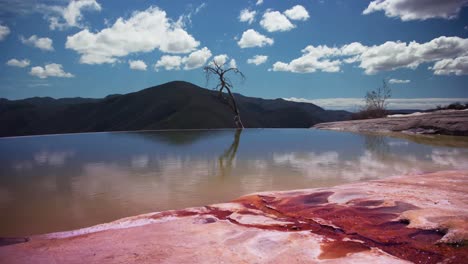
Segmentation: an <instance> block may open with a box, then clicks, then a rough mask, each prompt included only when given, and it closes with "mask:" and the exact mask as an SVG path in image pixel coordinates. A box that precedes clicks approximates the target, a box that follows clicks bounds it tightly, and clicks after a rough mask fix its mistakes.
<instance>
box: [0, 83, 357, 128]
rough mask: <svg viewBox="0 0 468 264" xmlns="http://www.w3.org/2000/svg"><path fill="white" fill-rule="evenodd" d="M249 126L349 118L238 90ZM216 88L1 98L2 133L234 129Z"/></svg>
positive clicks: (304, 124)
mask: <svg viewBox="0 0 468 264" xmlns="http://www.w3.org/2000/svg"><path fill="white" fill-rule="evenodd" d="M234 96H235V98H236V101H237V103H238V106H239V110H240V113H241V118H242V121H243V123H244V126H245V127H246V128H308V127H311V126H313V125H314V124H317V123H321V122H329V121H341V120H347V119H349V118H350V115H351V113H349V112H346V111H332V110H325V109H323V108H321V107H319V106H317V105H314V104H310V103H298V102H291V101H286V100H284V99H261V98H253V97H246V96H243V95H240V94H234ZM233 117H234V115H233V113H232V110H231V109H230V108H229V106H228V105H227V103H226V102H224V101H223V100H220V98H219V96H218V92H217V91H213V90H208V89H204V88H201V87H199V86H196V85H194V84H191V83H188V82H183V81H174V82H169V83H165V84H162V85H158V86H154V87H150V88H147V89H144V90H141V91H138V92H134V93H129V94H122V95H121V94H114V95H109V96H107V97H105V98H101V99H94V98H80V97H77V98H62V99H54V98H50V97H34V98H28V99H21V100H7V99H3V98H1V99H0V123H1V124H2V125H1V126H0V136H2V137H5V136H21V135H36V134H53V133H77V132H97V131H128V130H156V129H208V128H234V121H233Z"/></svg>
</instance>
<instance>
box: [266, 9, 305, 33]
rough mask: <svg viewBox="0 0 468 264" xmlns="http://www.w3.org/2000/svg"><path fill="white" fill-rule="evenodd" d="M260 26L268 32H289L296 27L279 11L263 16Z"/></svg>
mask: <svg viewBox="0 0 468 264" xmlns="http://www.w3.org/2000/svg"><path fill="white" fill-rule="evenodd" d="M260 25H261V26H262V27H263V28H264V29H266V30H267V31H268V32H275V31H289V30H291V29H293V28H295V27H296V26H294V25H293V24H292V23H291V21H289V19H288V18H287V17H286V16H285V15H283V14H281V13H280V12H278V11H269V10H267V11H266V12H265V13H264V14H263V17H262V20H261V21H260Z"/></svg>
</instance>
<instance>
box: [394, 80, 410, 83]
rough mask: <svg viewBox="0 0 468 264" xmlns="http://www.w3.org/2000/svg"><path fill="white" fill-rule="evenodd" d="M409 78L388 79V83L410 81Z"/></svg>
mask: <svg viewBox="0 0 468 264" xmlns="http://www.w3.org/2000/svg"><path fill="white" fill-rule="evenodd" d="M410 82H411V81H410V80H400V79H390V80H388V83H410Z"/></svg>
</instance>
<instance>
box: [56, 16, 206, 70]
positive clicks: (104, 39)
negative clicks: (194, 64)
mask: <svg viewBox="0 0 468 264" xmlns="http://www.w3.org/2000/svg"><path fill="white" fill-rule="evenodd" d="M199 44H200V43H199V42H198V41H197V40H195V39H194V38H193V37H192V36H191V35H190V34H189V33H187V31H185V29H184V28H183V27H182V25H181V23H177V22H174V21H172V20H171V19H169V18H167V17H166V12H164V11H163V10H161V9H159V8H157V7H150V8H148V9H146V10H145V11H139V12H134V13H133V14H132V16H131V17H130V18H128V19H123V18H118V19H117V21H116V22H115V23H114V24H113V25H112V26H111V27H108V28H105V29H103V30H101V31H99V32H97V33H92V32H90V31H89V30H88V29H84V30H82V31H80V32H78V33H76V34H74V35H72V36H68V37H67V42H66V44H65V46H66V48H68V49H72V50H75V51H76V52H78V53H79V54H80V55H81V58H80V62H81V63H86V64H102V63H114V62H116V61H117V58H119V57H124V56H127V55H128V54H130V53H136V52H150V51H153V50H155V49H159V50H160V51H162V52H167V53H188V52H191V51H193V50H194V49H195V48H196V47H198V45H199Z"/></svg>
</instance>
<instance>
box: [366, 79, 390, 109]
mask: <svg viewBox="0 0 468 264" xmlns="http://www.w3.org/2000/svg"><path fill="white" fill-rule="evenodd" d="M382 82H383V84H382V86H381V87H379V88H377V89H376V90H374V91H370V92H367V93H366V109H367V110H374V111H382V112H385V111H386V109H387V104H388V102H387V99H388V98H390V97H391V95H392V94H391V90H390V87H389V86H388V83H387V81H386V80H385V79H383V80H382Z"/></svg>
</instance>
